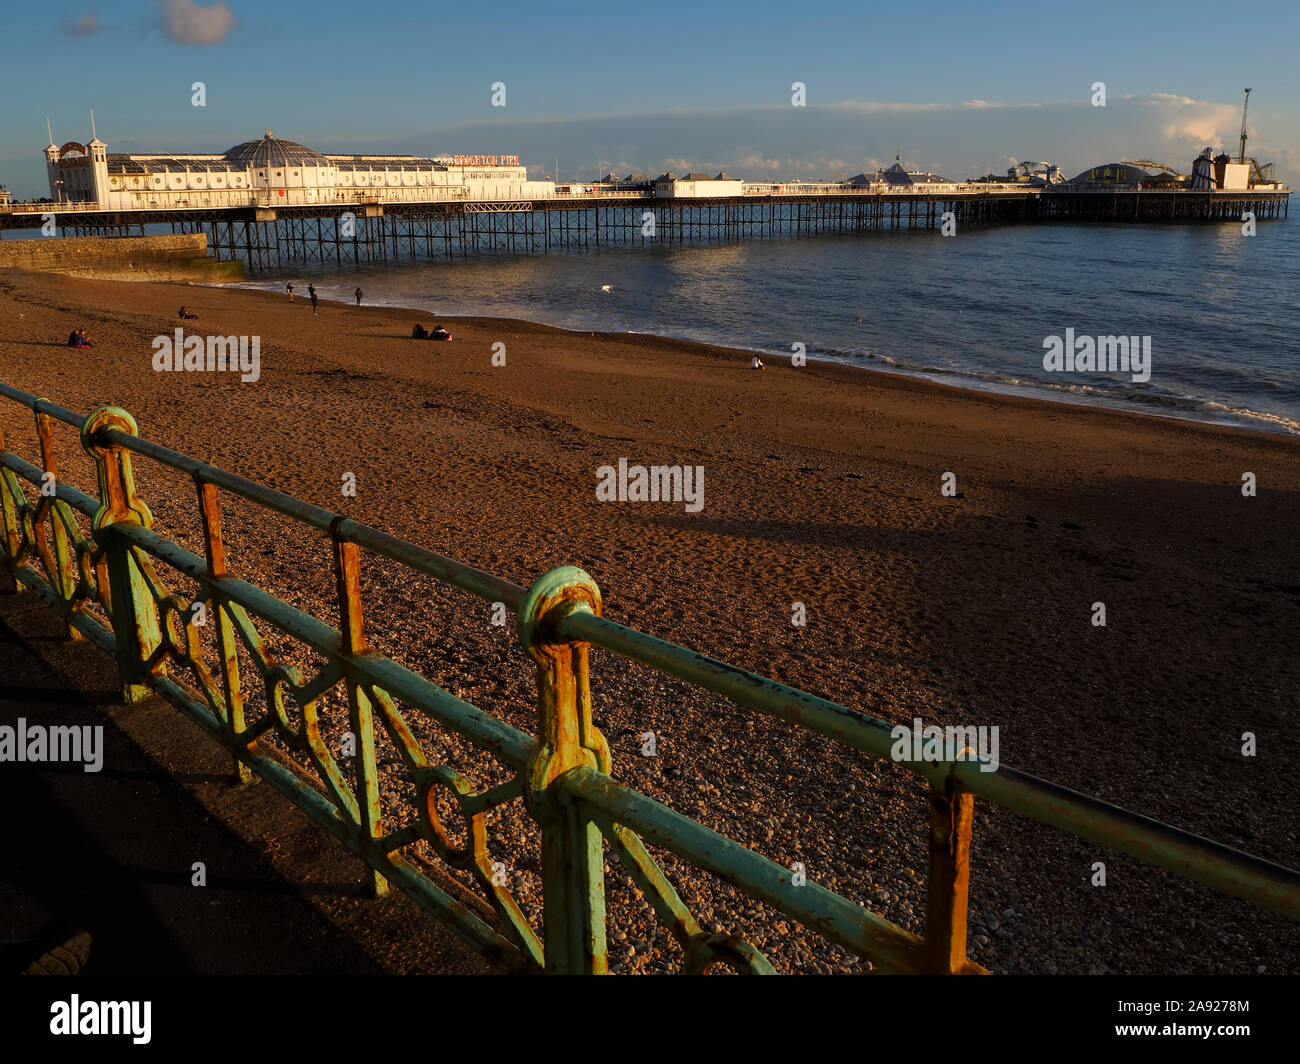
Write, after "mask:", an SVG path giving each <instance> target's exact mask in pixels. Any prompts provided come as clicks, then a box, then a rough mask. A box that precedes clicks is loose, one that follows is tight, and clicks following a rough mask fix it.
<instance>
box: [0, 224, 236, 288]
mask: <svg viewBox="0 0 1300 1064" xmlns="http://www.w3.org/2000/svg"><path fill="white" fill-rule="evenodd" d="M207 252H208V238H207V237H206V236H205V235H204V234H202V233H196V234H186V235H176V236H123V237H100V236H73V237H42V238H39V239H36V240H0V268H3V267H16V268H20V269H24V270H38V271H41V272H44V273H66V274H72V275H74V276H77V277H104V278H112V279H114V280H123V281H210V282H216V283H220V282H222V281H237V280H239V279H241V278H242V277H243V276H244V266H243V263H241V262H218V261H217V260H216V259H210V258H208V254H207Z"/></svg>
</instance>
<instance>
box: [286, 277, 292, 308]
mask: <svg viewBox="0 0 1300 1064" xmlns="http://www.w3.org/2000/svg"><path fill="white" fill-rule="evenodd" d="M284 290H285V291H286V292H288V293H289V302H290V303H292V302H293V282H292V281H290V282H289V283H288V284H287V285H285V286H284Z"/></svg>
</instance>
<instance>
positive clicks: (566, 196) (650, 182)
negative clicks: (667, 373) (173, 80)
mask: <svg viewBox="0 0 1300 1064" xmlns="http://www.w3.org/2000/svg"><path fill="white" fill-rule="evenodd" d="M1225 158H1226V157H1225ZM1214 162H1215V163H1217V162H1218V160H1214ZM45 163H46V171H47V175H48V178H49V188H50V198H49V199H48V200H45V201H42V202H36V203H15V204H11V205H9V204H6V203H3V202H0V230H21V229H43V230H44V233H45V235H54V230H57V232H58V233H61V234H63V235H72V236H130V235H134V234H140V235H143V234H145V232H146V227H150V229H151V231H152V232H155V233H157V232H159V231H161V230H162V229H164V228H166V227H170V229H171V231H172V232H173V233H202V234H204V236H205V237H206V241H207V247H208V250H209V251H210V252H211V253H212V254H213V255H215V256H216V257H217V258H218V259H240V260H242V261H243V262H244V263H245V264H246V266H247V268H249V269H251V270H263V269H275V268H278V267H281V266H284V265H288V264H290V263H301V262H312V261H316V262H321V263H335V264H341V263H343V262H354V263H360V262H384V261H389V260H396V259H406V258H422V257H445V258H447V259H451V258H453V257H455V256H456V255H468V254H470V253H471V252H477V251H481V250H501V251H516V252H531V251H549V250H551V249H552V248H586V247H591V246H596V247H599V246H600V245H601V244H637V243H640V244H649V243H670V244H672V243H677V244H681V243H686V242H695V241H733V240H746V239H762V238H769V237H790V236H799V235H803V234H807V233H831V232H842V233H852V232H868V231H875V230H886V229H922V230H935V229H941V230H943V231H944V232H945V234H950V233H951V232H953V231H956V230H959V229H961V228H964V227H968V226H971V225H980V224H990V223H997V224H1014V223H1019V222H1040V221H1055V220H1059V221H1074V222H1080V221H1085V222H1091V221H1098V222H1115V221H1135V222H1194V221H1219V222H1223V221H1238V222H1240V221H1241V220H1242V218H1243V216H1244V215H1245V214H1247V213H1249V214H1250V215H1252V216H1253V217H1254V218H1257V219H1259V220H1261V221H1263V220H1266V219H1274V218H1284V217H1285V216H1286V213H1287V206H1288V197H1289V195H1290V190H1289V189H1286V188H1285V187H1283V186H1282V185H1281V184H1280V183H1274V184H1271V185H1268V186H1265V185H1251V184H1249V183H1248V182H1247V181H1245V180H1243V181H1241V182H1240V187H1236V188H1233V187H1230V186H1229V185H1228V184H1225V183H1224V182H1222V181H1218V180H1217V179H1215V177H1214V175H1213V173H1210V176H1208V177H1206V176H1204V175H1201V176H1200V177H1197V176H1196V175H1193V178H1182V177H1174V178H1170V177H1167V176H1163V175H1162V176H1157V175H1153V174H1151V173H1148V172H1147V170H1146V169H1143V168H1141V167H1138V166H1134V165H1128V164H1107V165H1105V166H1100V167H1094V168H1092V169H1091V170H1088V171H1085V172H1084V173H1082V174H1080V175H1079V176H1078V177H1076V178H1074V179H1073V180H1070V181H1065V180H1062V179H1061V176H1060V174H1059V171H1058V169H1057V168H1055V167H1050V168H1049V169H1048V172H1047V173H1046V174H1023V175H1019V176H1017V175H1016V173H1015V172H1014V171H1012V172H1011V173H1010V174H1009V175H1008V177H1007V178H1006V179H994V178H992V177H990V178H983V179H978V180H975V181H949V180H947V179H945V178H942V177H939V176H938V175H937V174H932V173H928V172H924V171H909V170H905V169H904V168H903V166H902V165H901V162H900V163H896V164H895V165H893V166H891V167H889V168H888V169H887V170H881V171H877V172H875V173H870V174H865V173H864V174H859V175H857V176H856V177H853V178H850V179H849V180H837V181H829V182H750V181H744V180H742V179H740V178H738V177H732V176H729V175H728V174H726V173H725V172H724V173H719V174H706V173H689V174H683V175H681V176H678V175H676V174H673V173H666V174H662V175H660V176H659V177H651V176H649V175H647V174H633V175H631V176H630V177H625V178H622V179H620V178H617V177H615V176H614V175H612V174H611V175H609V176H608V177H605V178H602V179H600V180H597V181H594V182H589V183H577V182H575V183H570V184H564V183H557V182H556V181H552V180H549V179H548V180H530V179H529V177H528V170H527V168H526V167H525V166H523V165H522V164H521V163H520V161H519V157H518V156H517V155H452V156H440V157H421V156H414V155H327V154H324V153H322V152H319V151H316V150H314V149H312V148H309V147H306V146H304V145H302V144H299V143H297V142H296V141H291V140H284V139H282V138H279V137H276V136H274V135H272V133H271V131H270V130H269V129H268V130H267V131H266V135H265V136H263V137H261V138H259V139H257V140H250V141H246V142H245V143H243V144H237V145H235V146H234V147H233V148H230V149H229V150H228V151H225V152H222V153H221V154H202V153H196V154H176V153H169V154H142V153H110V152H109V151H108V145H107V144H105V143H104V142H103V141H102V140H100V139H99V137H98V136H97V135H95V134H94V131H93V129H92V139H91V141H90V142H89V143H88V144H81V143H79V142H75V141H70V142H68V143H66V144H64V145H63V146H62V147H56V146H55V145H54V143H53V141H52V140H51V143H50V144H49V145H48V146H47V147H46V149H45ZM1165 169H1168V168H1165ZM1242 169H1244V168H1242ZM1207 173H1209V172H1208V171H1207ZM1207 186H1208V187H1207Z"/></svg>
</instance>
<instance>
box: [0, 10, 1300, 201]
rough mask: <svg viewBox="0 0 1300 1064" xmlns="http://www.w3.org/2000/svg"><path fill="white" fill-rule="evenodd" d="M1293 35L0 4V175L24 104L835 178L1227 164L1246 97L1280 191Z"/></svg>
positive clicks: (539, 161) (362, 148) (128, 140)
mask: <svg viewBox="0 0 1300 1064" xmlns="http://www.w3.org/2000/svg"><path fill="white" fill-rule="evenodd" d="M1297 42H1300V3H1296V2H1295V0H1288V2H1284V3H1277V2H1272V0H1264V2H1261V3H1256V4H1252V5H1251V7H1250V16H1249V18H1248V19H1243V18H1240V17H1237V15H1236V14H1234V9H1232V8H1231V7H1230V6H1229V7H1225V5H1223V4H1222V3H1221V2H1220V3H1202V2H1199V0H1183V2H1180V3H1168V2H1165V0H1144V2H1133V0H1125V2H1122V3H1113V2H1110V0H1094V2H1090V3H1069V4H1059V3H1051V2H1048V3H1043V2H1033V3H1023V2H1011V0H981V2H978V3H972V2H967V3H963V4H957V3H948V2H945V0H930V2H926V3H924V4H919V3H900V2H894V3H887V4H880V3H872V2H860V0H859V2H841V3H823V2H820V0H798V2H791V0H784V2H781V3H768V2H766V0H745V2H744V3H736V2H731V0H719V2H711V0H704V2H703V3H696V4H684V3H667V2H661V3H659V4H653V5H652V4H648V3H620V2H617V0H599V2H597V0H588V2H586V3H570V2H567V0H546V2H545V3H536V2H535V3H530V4H516V3H511V2H509V0H492V2H491V3H464V2H460V3H434V2H430V0H423V2H420V3H413V2H406V0H394V2H384V0H373V2H370V3H359V2H357V0H346V2H344V0H320V2H317V3H296V2H280V3H275V4H268V3H266V2H265V0H261V2H258V3H254V2H252V0H220V2H216V3H209V4H199V3H195V2H193V0H114V2H106V0H101V2H91V3H81V2H76V0H74V2H72V3H68V4H61V0H52V2H50V3H42V4H23V5H21V6H18V5H16V4H7V5H6V7H5V10H4V12H3V18H2V19H0V101H2V104H0V184H5V185H7V186H8V187H9V188H10V189H11V190H12V192H13V194H14V196H15V198H19V199H25V198H30V197H33V196H41V195H47V194H48V187H47V185H46V179H45V170H44V160H43V156H42V150H43V149H44V147H45V144H46V142H47V136H46V131H45V119H46V117H48V118H49V119H50V121H51V123H52V126H53V131H54V140H55V142H56V143H58V144H62V143H64V142H65V141H69V140H77V141H82V142H84V141H86V140H89V139H90V110H91V108H94V111H95V123H96V129H97V132H98V134H99V136H100V138H101V139H102V140H104V141H105V142H107V144H108V148H109V151H110V152H113V151H123V152H130V151H136V152H147V151H159V152H166V151H211V152H221V151H224V150H225V149H227V148H229V147H230V146H231V145H233V144H236V143H239V142H241V141H245V140H251V139H254V138H256V137H258V136H261V135H262V133H263V131H264V129H265V128H268V127H269V128H270V129H272V131H273V132H274V133H275V134H276V135H277V136H280V137H285V138H287V139H290V140H296V141H300V142H302V143H304V144H307V145H309V146H311V147H313V148H317V149H319V150H321V151H325V152H352V151H355V152H376V151H384V152H402V153H409V154H414V155H431V154H517V155H519V156H521V161H522V162H524V163H526V164H528V165H529V166H530V168H531V170H532V172H533V173H534V174H538V175H542V174H545V175H553V174H555V172H556V170H557V168H558V171H559V174H560V176H561V177H563V178H586V179H590V178H592V177H593V176H595V174H596V172H597V167H599V168H600V171H601V172H607V171H610V170H613V171H614V172H616V173H620V174H624V173H628V172H631V171H635V170H640V171H645V172H648V173H652V174H657V173H661V172H663V171H664V170H674V171H676V172H678V173H682V172H685V171H689V170H705V171H709V172H716V171H717V170H719V169H726V170H727V171H728V173H729V174H731V175H732V176H739V177H743V178H746V179H748V180H784V179H786V178H794V177H796V176H798V177H803V178H826V179H829V178H834V177H840V176H844V177H847V176H852V175H853V174H856V173H858V172H860V171H862V170H864V169H874V168H876V167H877V166H879V165H889V164H890V163H892V162H893V161H894V159H895V157H896V156H897V155H899V154H901V156H902V159H903V162H904V165H906V166H907V167H908V168H909V169H931V170H935V171H937V172H939V173H941V174H943V175H944V176H945V177H948V178H952V179H962V178H968V177H975V176H978V175H982V174H985V173H988V172H990V171H995V172H1004V171H1005V170H1006V168H1007V167H1008V166H1009V165H1013V164H1014V163H1016V162H1021V161H1029V160H1033V161H1051V162H1055V163H1057V164H1059V165H1060V166H1061V167H1062V169H1063V170H1064V171H1065V172H1066V175H1067V176H1073V175H1074V174H1076V173H1078V172H1080V171H1082V170H1084V169H1087V168H1088V167H1090V166H1093V165H1095V164H1098V163H1102V162H1111V161H1117V160H1120V159H1151V160H1154V161H1157V162H1162V163H1167V164H1168V165H1170V166H1173V167H1175V168H1177V169H1178V170H1180V171H1182V172H1187V171H1188V170H1189V169H1190V165H1191V160H1192V158H1193V157H1194V156H1195V155H1196V154H1198V153H1199V152H1200V151H1201V149H1202V148H1205V147H1207V146H1210V147H1213V148H1214V149H1215V150H1216V152H1217V151H1218V149H1220V148H1223V147H1226V148H1227V150H1228V151H1229V152H1230V153H1231V154H1234V155H1235V154H1236V152H1237V141H1238V136H1239V132H1240V126H1241V102H1242V90H1243V88H1245V87H1246V86H1250V87H1251V88H1252V89H1253V90H1254V91H1253V92H1252V93H1251V103H1250V114H1249V123H1248V124H1249V134H1250V140H1249V142H1248V148H1247V154H1250V155H1253V156H1255V157H1256V158H1257V159H1259V161H1260V162H1266V161H1275V162H1276V163H1277V169H1278V174H1279V176H1281V177H1283V178H1285V179H1286V180H1287V181H1288V183H1290V184H1292V185H1293V186H1294V185H1295V183H1296V182H1297V181H1298V180H1300V63H1297V62H1296V58H1297V55H1298V54H1300V53H1298V51H1297V49H1298V48H1300V45H1298V44H1297ZM196 82H201V83H202V84H203V103H204V106H195V105H194V102H195V89H194V85H195V83H196ZM1098 82H1101V83H1103V84H1104V86H1105V106H1094V103H1093V101H1094V99H1095V98H1097V93H1096V90H1095V89H1094V86H1095V84H1096V83H1098ZM796 83H800V84H801V85H802V86H803V100H802V103H803V105H802V106H795V103H794V97H795V92H796V90H795V84H796ZM496 86H504V94H502V92H501V91H500V89H499V88H497V90H496V93H495V95H496V100H497V102H498V103H501V102H503V103H504V106H494V105H493V96H494V87H496ZM503 96H504V99H503Z"/></svg>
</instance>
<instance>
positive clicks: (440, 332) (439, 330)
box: [429, 325, 451, 340]
mask: <svg viewBox="0 0 1300 1064" xmlns="http://www.w3.org/2000/svg"><path fill="white" fill-rule="evenodd" d="M429 339H430V340H450V339H451V333H449V332H448V331H447V330H446V329H444V328H443V327H442V326H441V325H435V326H434V327H433V332H431V333H429Z"/></svg>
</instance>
